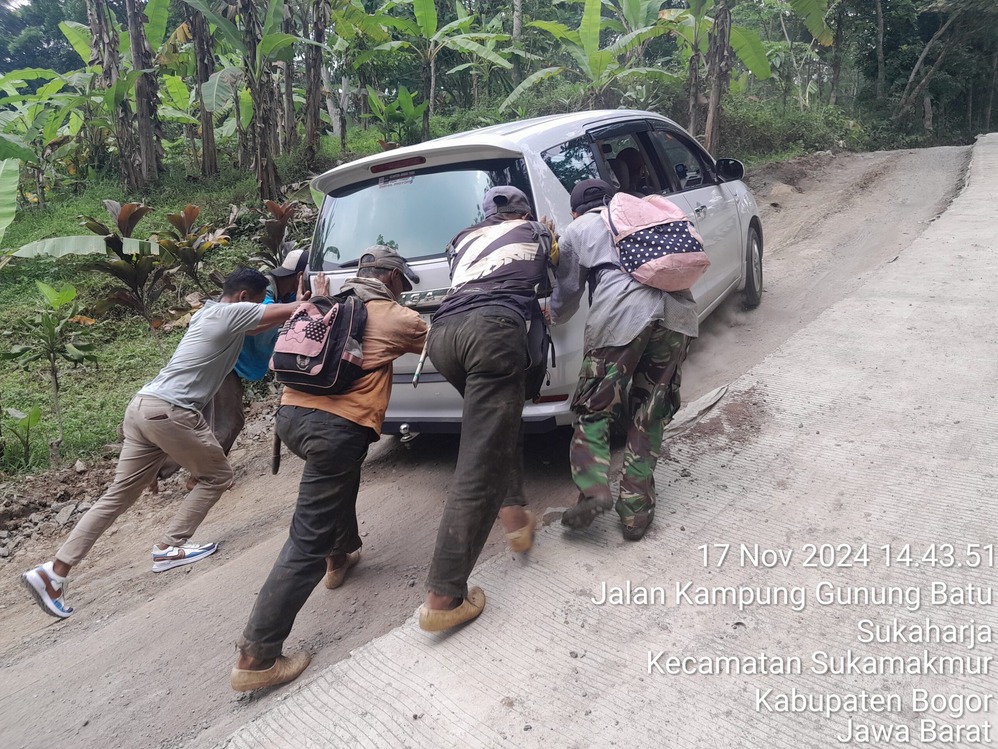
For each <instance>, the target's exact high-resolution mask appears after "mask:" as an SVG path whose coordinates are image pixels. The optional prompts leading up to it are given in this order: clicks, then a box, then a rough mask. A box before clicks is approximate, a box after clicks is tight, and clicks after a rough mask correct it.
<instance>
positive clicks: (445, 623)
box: [419, 587, 485, 632]
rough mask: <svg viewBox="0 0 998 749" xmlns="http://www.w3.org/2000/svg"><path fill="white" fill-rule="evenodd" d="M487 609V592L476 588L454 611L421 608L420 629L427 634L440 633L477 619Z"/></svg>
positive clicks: (470, 591) (469, 592)
mask: <svg viewBox="0 0 998 749" xmlns="http://www.w3.org/2000/svg"><path fill="white" fill-rule="evenodd" d="M484 608H485V591H484V590H482V589H481V588H478V587H475V588H472V589H471V590H469V591H468V595H466V596H465V597H464V600H463V601H461V605H460V606H458V607H457V608H454V609H428V608H426V606H425V604H424V605H423V606H420V607H419V628H420V629H422V630H425V631H426V632H440V631H442V630H445V629H450V628H451V627H456V626H457V625H458V624H464V623H465V622H470V621H471V620H472V619H477V618H478V615H479V614H481V613H482V609H484Z"/></svg>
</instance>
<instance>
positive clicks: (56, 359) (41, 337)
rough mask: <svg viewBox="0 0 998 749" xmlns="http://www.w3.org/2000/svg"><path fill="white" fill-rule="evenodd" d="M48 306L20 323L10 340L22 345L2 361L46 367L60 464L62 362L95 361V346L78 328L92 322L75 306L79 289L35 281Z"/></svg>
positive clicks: (55, 457)
mask: <svg viewBox="0 0 998 749" xmlns="http://www.w3.org/2000/svg"><path fill="white" fill-rule="evenodd" d="M35 285H36V286H37V288H38V291H39V292H40V293H41V294H42V297H43V299H44V301H45V305H44V306H41V307H37V308H36V309H35V312H34V315H33V316H31V317H26V318H23V319H22V320H19V321H17V324H16V325H15V326H14V329H13V331H11V333H10V336H11V338H12V339H14V340H18V341H21V343H16V344H14V345H13V346H11V347H10V350H9V351H6V352H3V353H0V360H7V361H13V362H16V363H17V364H19V365H20V366H21V367H23V368H24V369H28V368H30V366H31V365H32V364H34V363H35V362H39V361H40V362H42V363H43V364H44V365H45V372H46V375H47V376H48V379H49V383H50V385H51V398H52V410H53V412H54V413H55V417H56V423H57V426H58V430H59V431H58V439H56V440H54V441H53V442H52V443H51V450H52V457H53V461H55V462H58V460H59V447H60V445H61V444H62V442H63V434H64V429H63V420H62V410H61V407H60V395H59V391H60V386H59V374H60V367H61V365H60V360H61V361H66V362H69V363H70V364H73V365H74V366H78V365H80V364H84V363H86V362H88V361H89V362H92V361H96V360H97V357H96V356H95V355H94V353H93V348H94V346H93V343H91V342H90V341H89V340H87V339H86V338H84V337H83V335H82V334H81V333H80V332H79V331H78V330H77V329H76V327H75V326H78V325H80V324H85V323H87V322H92V321H90V320H89V318H83V317H82V316H80V315H79V307H78V305H76V304H74V300H75V299H76V289H75V288H74V287H72V286H66V287H64V288H63V289H62V290H60V291H57V290H56V289H54V288H52V287H51V286H49V285H48V284H46V283H42V282H41V281H35Z"/></svg>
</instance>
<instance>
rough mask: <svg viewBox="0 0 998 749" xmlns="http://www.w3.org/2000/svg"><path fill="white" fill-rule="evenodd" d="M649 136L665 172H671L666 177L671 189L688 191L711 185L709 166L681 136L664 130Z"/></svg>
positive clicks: (653, 132) (696, 149)
mask: <svg viewBox="0 0 998 749" xmlns="http://www.w3.org/2000/svg"><path fill="white" fill-rule="evenodd" d="M650 135H651V138H652V141H653V142H654V143H655V146H656V148H658V150H659V152H660V154H661V156H662V159H663V161H664V163H665V164H666V167H667V169H666V170H667V171H668V172H671V173H670V174H669V175H668V176H669V180H670V182H672V183H673V184H674V188H673V189H676V190H690V189H693V188H696V187H701V186H703V185H705V184H712V183H713V178H712V176H711V174H712V171H711V168H710V165H709V164H708V163H707V162H706V161H705V160H704V159H703V157H702V155H701V154H700V151H699V149H698V148H696V147H694V146H693V145H692V144H689V143H687V142H685V138H683V136H681V135H679V134H678V133H672V132H669V131H666V130H654V131H652V132H651V133H650Z"/></svg>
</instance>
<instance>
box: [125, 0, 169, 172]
mask: <svg viewBox="0 0 998 749" xmlns="http://www.w3.org/2000/svg"><path fill="white" fill-rule="evenodd" d="M142 10H143V9H142V8H140V7H139V0H125V15H126V17H127V19H128V42H129V49H130V50H131V53H132V69H133V70H148V69H151V68H152V67H153V61H152V49H151V48H150V47H149V40H148V39H146V30H145V26H144V25H143V19H144V16H143V12H142ZM158 107H159V84H158V83H157V82H156V76H155V75H154V74H152V73H143V74H142V75H140V76H139V78H138V80H136V81H135V115H136V118H135V123H136V127H137V137H138V153H139V168H140V173H141V175H142V186H141V187H142V188H143V189H144V188H146V187H148V186H149V185H151V184H153V183H154V182H156V180H157V179H159V172H160V169H161V168H162V160H163V147H162V145H161V144H160V140H159V134H160V126H159V114H158Z"/></svg>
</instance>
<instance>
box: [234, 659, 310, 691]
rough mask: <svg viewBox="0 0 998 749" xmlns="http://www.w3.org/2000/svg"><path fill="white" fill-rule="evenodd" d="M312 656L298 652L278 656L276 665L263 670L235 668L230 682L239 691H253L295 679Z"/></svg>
mask: <svg viewBox="0 0 998 749" xmlns="http://www.w3.org/2000/svg"><path fill="white" fill-rule="evenodd" d="M311 660H312V656H310V655H309V654H308V653H305V652H298V653H295V654H293V655H289V656H287V657H285V656H283V655H279V656H277V660H276V661H274V665H273V666H271V667H270V668H268V669H265V670H263V671H252V670H250V669H248V668H233V669H232V678H231V680H230V683H231V684H232V688H233V689H234V690H236V691H237V692H252V691H253V690H254V689H263V687H274V686H277V685H278V684H287V683H288V682H289V681H294V680H295V679H297V678H298V677H299V676H301V672H302V671H304V670H305V669H306V668H307V667H308V664H309V663H310V662H311Z"/></svg>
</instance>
